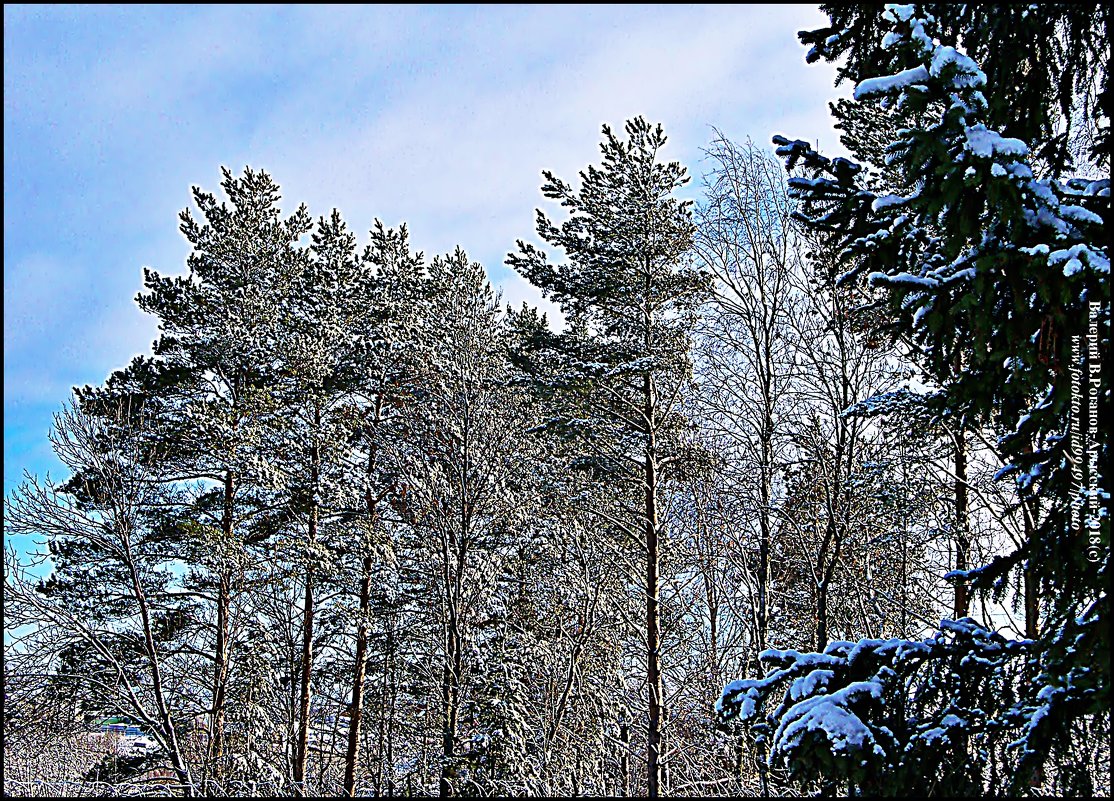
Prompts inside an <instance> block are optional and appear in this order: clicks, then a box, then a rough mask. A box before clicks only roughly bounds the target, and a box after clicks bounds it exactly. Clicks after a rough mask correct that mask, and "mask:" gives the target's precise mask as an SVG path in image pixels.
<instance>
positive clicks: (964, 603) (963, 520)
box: [952, 423, 971, 620]
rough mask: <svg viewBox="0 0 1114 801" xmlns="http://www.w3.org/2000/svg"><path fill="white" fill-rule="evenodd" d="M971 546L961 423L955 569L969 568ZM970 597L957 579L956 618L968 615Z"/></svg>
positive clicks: (957, 444) (957, 449)
mask: <svg viewBox="0 0 1114 801" xmlns="http://www.w3.org/2000/svg"><path fill="white" fill-rule="evenodd" d="M970 547H971V533H970V530H969V527H968V517H967V442H966V439H965V437H964V427H963V425H962V423H961V424H960V427H959V431H957V432H956V438H955V569H956V570H966V569H967V557H968V552H969V550H970ZM969 606H970V599H969V597H968V592H967V582H965V581H956V583H955V605H954V608H953V610H952V617H953V618H955V619H956V620H959V619H960V618H963V617H967V612H968V609H969Z"/></svg>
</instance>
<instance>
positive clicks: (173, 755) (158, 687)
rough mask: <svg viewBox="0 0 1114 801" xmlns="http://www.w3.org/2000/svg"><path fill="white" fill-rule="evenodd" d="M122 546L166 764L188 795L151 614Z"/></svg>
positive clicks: (185, 767) (188, 780) (129, 553)
mask: <svg viewBox="0 0 1114 801" xmlns="http://www.w3.org/2000/svg"><path fill="white" fill-rule="evenodd" d="M125 549H126V558H127V565H128V571H129V573H130V575H131V582H132V593H133V595H134V597H135V600H136V604H137V605H138V606H139V617H140V622H141V624H142V626H143V643H144V646H145V647H146V650H147V655H148V659H149V663H150V666H151V683H152V685H153V686H152V690H153V691H154V695H155V708H156V709H157V710H158V714H159V723H160V725H161V727H162V730H163V732H164V733H165V736H166V744H167V746H168V747H169V749H170V755H169V756H170V764H171V765H172V766H173V768H174V773H175V775H176V776H177V777H178V781H179V782H180V783H181V784H183V785H185V787H186V790H185V793H186V795H189V794H190V793H191V792H192V786H193V777H192V776H191V775H190V769H189V765H188V763H187V762H186V760H185V759H184V758H183V757H182V749H181V747H180V746H179V744H178V733H177V729H176V727H175V725H174V721H173V720H172V719H171V717H170V708H169V707H168V706H167V704H166V694H165V692H164V690H163V683H162V667H161V665H160V664H159V657H158V652H157V650H156V649H155V636H154V632H153V631H152V629H151V616H150V610H149V609H148V604H147V595H146V593H144V591H143V584H142V583H141V582H140V579H139V571H138V570H137V569H136V566H135V560H134V559H133V557H132V550H131V545H130V544H125Z"/></svg>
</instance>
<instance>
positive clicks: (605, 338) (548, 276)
mask: <svg viewBox="0 0 1114 801" xmlns="http://www.w3.org/2000/svg"><path fill="white" fill-rule="evenodd" d="M625 131H626V136H627V138H626V141H622V140H620V139H619V138H617V137H616V136H615V135H614V134H613V133H612V132H611V129H610V128H608V127H607V126H604V128H603V135H604V141H603V143H602V144H601V146H600V150H601V153H602V156H603V163H602V166H601V167H599V168H597V167H595V166H589V167H588V169H587V171H586V172H582V173H581V174H580V178H581V186H580V188H579V190H576V189H573V188H572V187H571V186H570V185H569V184H567V183H565V182H564V181H562V180H561V179H559V178H557V177H556V176H555V175H553V173H551V172H549V171H546V172H544V173H543V175H544V176H545V179H546V183H545V184H544V185H543V187H542V192H543V193H544V194H545V196H546V197H547V198H549V199H551V200H556V201H559V202H560V203H561V205H562V206H563V207H565V208H566V209H568V211H569V214H570V216H569V218H568V219H567V220H565V221H564V222H563V223H561V225H560V226H557V225H555V224H554V223H553V222H551V221H550V220H549V218H548V217H546V215H545V214H544V213H543V212H541V211H540V210H539V211H538V212H537V233H538V236H540V237H541V238H542V239H543V240H544V241H546V242H547V243H549V244H550V245H551V246H554V247H559V248H561V249H562V250H564V252H565V254H566V256H567V258H568V261H567V262H566V263H565V264H561V265H553V264H550V263H549V261H548V260H547V258H546V254H545V253H544V252H542V251H540V250H538V249H537V248H536V247H534V246H533V245H529V244H526V243H524V242H522V241H519V253H518V254H510V255H509V256H508V258H507V264H508V265H510V266H511V267H513V268H515V269H516V270H518V272H520V273H521V274H522V275H523V276H524V277H525V278H526V279H527V280H529V281H530V282H531V283H533V284H534V285H535V286H537V287H539V288H540V289H541V290H542V292H543V293H544V294H545V295H546V297H548V298H551V299H553V300H555V301H557V302H558V303H559V304H560V305H561V308H562V311H563V312H564V313H565V315H566V317H567V318H568V320H569V323H570V324H569V328H568V330H567V332H566V333H565V334H564V335H562V336H561V337H559V338H558V340H557V342H556V343H555V345H556V347H558V348H559V349H560V350H561V351H562V356H563V357H564V358H565V359H567V369H566V370H565V371H563V374H561V375H560V376H558V377H557V380H558V382H559V383H560V384H561V386H562V389H563V390H564V391H566V392H568V393H569V404H568V405H566V406H565V409H564V413H563V415H562V417H563V420H561V421H560V422H561V424H562V425H564V426H565V427H568V428H570V429H580V431H579V433H580V436H582V437H583V442H584V445H585V446H586V448H585V455H584V457H583V458H582V459H581V460H580V461H581V464H582V465H584V466H585V467H587V468H589V469H590V470H591V471H593V472H594V473H595V475H596V476H597V477H598V478H600V479H601V480H604V481H607V482H610V483H611V484H612V485H613V486H614V487H615V488H616V489H617V490H619V491H622V492H623V495H622V496H621V500H620V501H619V508H618V509H616V508H614V507H612V509H611V510H610V511H607V510H605V509H599V510H598V512H599V514H600V515H601V518H603V519H604V520H606V522H607V524H608V525H611V526H614V527H615V529H617V530H618V531H620V532H622V533H623V536H624V537H625V538H627V540H628V542H629V545H630V546H632V547H634V548H636V549H637V551H638V552H640V553H641V554H642V556H643V557H644V562H643V564H644V570H645V578H644V581H643V583H642V590H643V591H644V593H645V599H646V606H645V643H646V646H645V651H646V681H647V685H648V688H649V699H648V704H647V718H648V724H647V725H648V730H647V755H646V756H647V792H648V794H649V796H650V797H652V798H656V797H657V796H658V795H659V794H660V793H661V792H663V791H664V790H665V788H664V787H663V786H662V773H663V754H662V725H663V707H664V689H663V682H662V663H661V615H660V607H659V604H660V592H661V580H660V574H659V571H660V555H661V540H662V536H663V530H662V520H661V515H660V510H661V504H662V501H663V498H662V492H663V488H664V486H665V484H664V482H665V481H667V480H668V477H669V474H670V472H671V471H672V470H673V469H674V468H675V467H676V466H677V465H678V463H679V462H680V461H682V460H683V458H684V455H685V454H684V447H683V443H682V438H681V436H680V432H681V430H682V428H683V426H684V421H683V418H682V416H681V414H680V411H679V400H680V396H681V393H682V392H683V391H684V388H685V384H686V380H687V378H688V374H689V370H690V363H689V356H688V353H689V331H690V330H691V326H692V315H693V312H694V309H695V308H696V306H697V305H698V303H699V302H700V301H701V300H702V299H703V297H704V294H705V291H706V281H705V280H704V279H703V277H702V276H700V275H699V274H698V273H697V272H696V271H695V270H694V269H693V268H692V267H691V266H690V265H689V264H688V262H687V257H688V253H689V250H690V248H691V246H692V239H693V223H692V217H691V211H690V208H689V204H688V203H686V202H682V201H680V200H678V199H677V198H676V197H674V196H673V193H674V192H675V191H676V190H677V189H679V188H680V187H681V186H683V185H684V184H685V183H686V182H687V180H688V178H687V176H686V175H685V169H684V168H683V167H682V166H681V165H680V164H678V163H677V162H669V163H661V162H660V161H659V160H658V157H659V151H660V150H661V148H662V147H663V146H664V145H665V142H666V137H665V134H664V132H663V131H662V128H661V126H660V125H658V126H651V125H650V124H649V123H648V122H646V121H645V120H644V119H642V118H641V117H639V118H635V119H633V120H630V121H629V122H627V124H626V126H625ZM639 495H641V499H640V502H636V503H635V505H634V506H633V508H632V507H631V506H627V505H625V504H624V502H627V501H632V500H633V499H634V498H636V497H638V496H639Z"/></svg>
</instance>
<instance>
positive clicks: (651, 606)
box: [643, 375, 664, 798]
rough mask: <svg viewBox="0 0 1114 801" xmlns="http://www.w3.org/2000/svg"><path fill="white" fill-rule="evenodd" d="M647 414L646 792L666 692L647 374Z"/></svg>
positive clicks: (653, 773) (656, 783) (653, 782)
mask: <svg viewBox="0 0 1114 801" xmlns="http://www.w3.org/2000/svg"><path fill="white" fill-rule="evenodd" d="M643 391H644V400H645V415H646V426H647V431H646V463H645V471H644V475H643V479H644V481H645V492H646V682H647V684H648V685H649V691H650V699H649V700H650V703H649V710H648V712H649V715H648V724H647V732H646V771H647V773H646V794H647V796H648V797H649V798H657V797H658V796H659V794H660V792H661V775H662V764H661V731H662V703H663V701H664V693H663V691H662V690H663V688H662V676H661V614H660V610H659V608H658V602H659V596H658V592H659V587H658V585H659V555H658V499H657V453H656V446H655V441H654V398H653V384H652V382H651V379H650V376H649V375H647V376H646V378H645V380H644V385H643Z"/></svg>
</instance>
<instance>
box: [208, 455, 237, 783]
mask: <svg viewBox="0 0 1114 801" xmlns="http://www.w3.org/2000/svg"><path fill="white" fill-rule="evenodd" d="M235 491H236V477H235V474H234V473H233V472H232V471H231V470H229V471H227V472H226V473H225V476H224V513H223V515H222V517H221V537H222V561H221V565H220V577H219V580H218V586H217V642H216V652H215V654H214V669H213V714H212V716H211V718H210V735H209V765H210V775H211V776H212V778H213V779H214V780H216V781H217V782H218V783H219V782H220V781H221V779H222V777H223V775H224V770H223V768H224V766H223V761H224V708H225V703H226V699H225V696H226V692H227V687H228V669H229V664H228V663H229V659H228V649H229V639H230V638H229V611H230V606H231V594H232V569H231V567H230V566H229V565H228V564H227V560H225V559H224V558H223V549H227V548H229V547H231V544H232V536H233V515H232V512H233V497H234V494H235Z"/></svg>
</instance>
